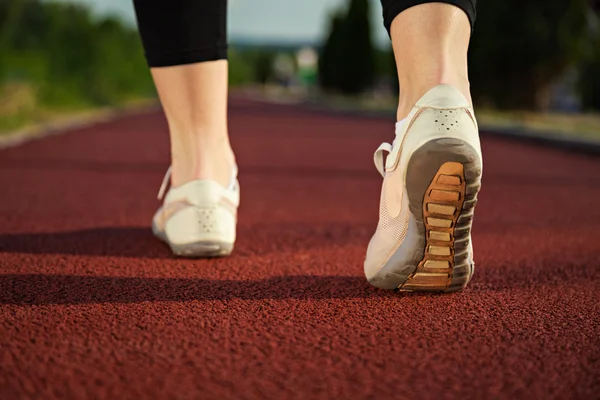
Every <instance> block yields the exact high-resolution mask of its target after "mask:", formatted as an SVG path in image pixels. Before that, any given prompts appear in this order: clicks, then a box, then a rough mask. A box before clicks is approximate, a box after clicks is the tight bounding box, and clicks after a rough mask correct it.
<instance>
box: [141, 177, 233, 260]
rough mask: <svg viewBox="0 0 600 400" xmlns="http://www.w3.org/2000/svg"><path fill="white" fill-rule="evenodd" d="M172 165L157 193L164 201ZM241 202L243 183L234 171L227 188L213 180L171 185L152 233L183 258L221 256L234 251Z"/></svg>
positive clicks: (157, 214) (155, 216)
mask: <svg viewBox="0 0 600 400" xmlns="http://www.w3.org/2000/svg"><path fill="white" fill-rule="evenodd" d="M170 176H171V168H169V170H168V171H167V174H166V175H165V178H164V180H163V184H162V186H161V188H160V191H159V193H158V199H159V200H162V198H163V196H164V194H165V190H166V188H167V185H168V183H169V179H170ZM239 203H240V186H239V183H238V181H237V169H236V170H235V172H234V174H233V177H232V180H231V184H230V185H229V187H227V188H225V187H223V186H221V185H220V184H218V183H217V182H215V181H213V180H210V179H198V180H195V181H192V182H188V183H186V184H184V185H181V186H179V187H174V188H173V187H172V188H170V189H169V191H168V192H167V195H166V196H164V203H163V205H162V207H160V208H159V209H158V211H157V212H156V214H154V218H153V219H152V232H153V233H154V235H155V236H156V237H158V238H159V239H160V240H162V241H164V242H166V243H167V244H168V245H169V246H170V247H171V250H172V251H173V253H174V254H175V255H177V256H183V257H219V256H226V255H229V254H230V253H231V251H232V250H233V244H234V242H235V233H236V232H235V231H236V223H237V208H238V206H239Z"/></svg>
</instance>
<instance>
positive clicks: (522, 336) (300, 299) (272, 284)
mask: <svg viewBox="0 0 600 400" xmlns="http://www.w3.org/2000/svg"><path fill="white" fill-rule="evenodd" d="M166 130H167V127H166V123H165V121H164V118H163V117H162V115H161V114H160V113H158V112H157V113H153V114H148V115H141V116H135V117H127V118H123V119H121V120H119V121H115V122H110V123H104V124H99V125H96V126H93V127H89V128H85V129H80V130H78V131H76V132H71V133H67V134H64V135H59V136H52V137H48V138H46V139H43V140H40V141H35V142H30V143H28V144H25V145H23V146H21V147H17V148H12V149H5V150H3V151H0V187H1V188H2V189H1V190H0V193H1V198H0V200H1V201H0V221H1V223H0V321H1V326H0V398H2V399H6V400H12V399H24V398H44V399H51V398H52V399H54V398H55V399H84V398H98V399H141V398H190V399H191V398H207V399H223V398H240V399H337V398H344V399H363V398H365V399H366V398H371V399H382V398H421V399H425V398H432V399H438V398H457V399H458V398H461V399H464V398H472V399H475V398H477V399H484V398H498V399H513V398H521V399H552V398H555V399H594V398H596V399H597V398H599V397H600V361H599V360H600V279H599V278H600V159H598V158H591V157H587V156H582V155H578V154H572V153H565V152H561V151H558V150H550V149H547V148H541V147H535V146H533V145H531V144H522V143H519V142H514V141H505V140H502V139H498V138H489V137H486V136H484V139H483V147H484V152H485V164H484V179H483V189H482V192H481V195H480V203H479V206H478V209H477V213H476V218H475V224H474V237H473V241H474V244H475V260H476V263H477V268H476V273H475V276H474V278H473V281H472V282H471V284H470V286H469V287H468V289H467V290H466V291H464V292H461V293H457V294H450V295H418V294H417V295H414V294H412V295H411V294H403V293H397V292H385V291H381V290H377V289H375V288H372V287H370V286H369V285H368V284H367V283H366V282H365V279H364V277H363V272H362V269H363V267H362V261H363V257H364V254H365V250H366V245H367V243H368V241H369V238H370V236H371V234H372V233H373V231H374V229H375V225H376V223H377V215H378V203H379V192H380V185H381V178H380V177H379V175H378V174H377V172H376V171H375V168H374V167H373V165H372V151H373V150H374V149H375V148H376V147H377V146H378V145H379V143H380V142H381V141H382V140H388V141H390V140H391V139H393V136H392V135H393V121H386V120H381V119H367V118H359V117H352V116H341V115H327V114H324V113H315V112H308V111H302V110H300V109H296V108H294V107H290V106H285V107H284V106H272V105H265V104H257V103H252V102H249V101H245V100H236V101H233V102H232V105H231V122H230V130H231V133H232V141H233V145H234V148H235V150H236V151H237V156H238V161H239V165H240V168H241V175H240V181H241V187H242V207H241V209H240V221H239V241H238V244H237V248H236V250H235V252H234V255H233V256H232V257H231V258H228V259H220V260H199V261H193V260H181V259H175V258H173V257H172V256H171V255H170V253H169V251H168V249H167V248H166V247H165V246H164V245H163V244H161V243H159V242H158V241H157V240H155V239H154V238H153V237H152V235H151V233H150V229H149V222H150V218H151V216H152V214H153V212H154V211H155V209H156V207H157V206H158V202H157V201H156V200H155V196H156V192H157V190H158V186H159V184H160V181H161V178H162V175H163V173H164V171H165V169H166V167H167V165H168V143H167V135H166Z"/></svg>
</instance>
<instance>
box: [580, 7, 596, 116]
mask: <svg viewBox="0 0 600 400" xmlns="http://www.w3.org/2000/svg"><path fill="white" fill-rule="evenodd" d="M592 6H593V7H592V10H593V13H592V14H590V25H591V34H592V46H591V47H590V49H589V50H590V51H589V57H588V58H587V60H586V61H585V62H584V63H583V64H582V65H581V68H580V71H579V91H580V93H581V103H582V106H583V108H584V109H586V110H597V111H600V1H596V2H595V3H592Z"/></svg>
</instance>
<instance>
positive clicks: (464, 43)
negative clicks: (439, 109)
mask: <svg viewBox="0 0 600 400" xmlns="http://www.w3.org/2000/svg"><path fill="white" fill-rule="evenodd" d="M390 33H391V38H392V45H393V47H394V54H395V58H396V65H397V70H398V80H399V82H400V101H399V104H398V114H397V118H398V120H401V119H402V118H404V117H406V116H407V115H408V113H409V112H410V110H411V109H412V107H413V106H414V104H415V103H416V101H417V100H418V99H419V98H421V96H423V95H424V94H425V93H426V92H427V91H428V90H429V89H431V88H432V87H434V86H436V85H439V84H442V83H447V84H450V85H452V86H454V87H456V88H457V89H459V90H460V91H461V93H462V94H463V95H464V96H465V97H466V98H467V99H468V100H469V101H470V99H471V95H470V91H469V78H468V73H467V49H468V47H469V38H470V36H471V25H470V23H469V19H468V17H467V14H466V13H465V12H463V11H462V10H461V9H459V8H458V7H456V6H453V5H450V4H444V3H427V4H421V5H418V6H415V7H411V8H409V9H407V10H405V11H404V12H402V13H400V14H399V15H398V16H397V17H396V18H394V20H393V22H392V26H391V32H390Z"/></svg>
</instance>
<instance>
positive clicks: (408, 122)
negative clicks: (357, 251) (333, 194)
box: [365, 0, 482, 292]
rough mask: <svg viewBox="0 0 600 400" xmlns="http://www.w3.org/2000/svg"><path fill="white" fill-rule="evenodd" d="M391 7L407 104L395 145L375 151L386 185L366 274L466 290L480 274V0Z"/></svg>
mask: <svg viewBox="0 0 600 400" xmlns="http://www.w3.org/2000/svg"><path fill="white" fill-rule="evenodd" d="M424 3H426V4H424ZM443 3H446V4H443ZM382 4H383V8H384V20H385V24H386V27H387V28H388V31H389V32H390V37H391V38H392V44H393V47H394V55H395V57H396V63H397V65H398V77H399V81H400V100H399V106H398V114H397V118H398V122H397V123H396V140H395V141H394V143H393V145H391V144H388V143H384V144H382V145H381V146H380V147H379V149H377V151H376V152H375V165H376V167H377V169H378V170H379V172H380V173H381V175H382V176H383V178H384V179H383V186H382V192H381V203H380V214H379V224H378V226H377V230H376V231H375V234H374V235H373V238H372V239H371V242H370V243H369V247H368V249H367V255H366V259H365V275H366V276H367V279H368V280H369V282H370V283H371V284H373V285H374V286H377V287H380V288H384V289H396V288H399V289H401V290H408V291H421V290H427V291H444V292H450V291H456V290H460V289H462V288H463V287H465V285H466V284H467V283H468V282H469V280H470V279H471V276H472V274H473V270H474V262H473V248H472V245H471V225H472V221H473V212H474V207H475V204H476V202H477V193H478V191H479V188H480V186H481V173H482V158H481V148H480V144H479V135H478V128H477V123H476V121H475V116H474V112H473V109H472V104H471V96H470V93H469V80H468V75H467V48H468V44H469V38H470V34H471V29H472V28H471V27H472V24H473V21H474V18H475V8H474V1H472V0H448V1H443V2H426V1H423V0H382ZM385 152H388V153H389V154H388V156H387V158H386V159H385V161H384V157H383V154H384V153H385Z"/></svg>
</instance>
